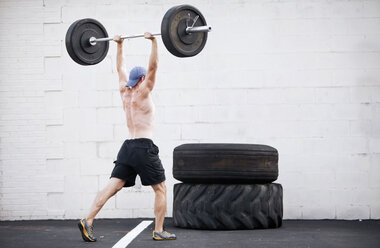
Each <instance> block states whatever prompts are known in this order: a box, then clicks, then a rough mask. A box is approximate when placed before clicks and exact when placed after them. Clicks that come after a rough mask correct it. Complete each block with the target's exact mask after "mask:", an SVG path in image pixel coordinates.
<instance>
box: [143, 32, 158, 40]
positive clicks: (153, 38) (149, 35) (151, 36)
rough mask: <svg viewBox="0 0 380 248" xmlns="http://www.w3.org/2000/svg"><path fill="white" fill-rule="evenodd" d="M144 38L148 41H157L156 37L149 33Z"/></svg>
mask: <svg viewBox="0 0 380 248" xmlns="http://www.w3.org/2000/svg"><path fill="white" fill-rule="evenodd" d="M144 38H145V39H148V40H155V39H156V37H154V36H153V35H152V34H151V33H149V32H145V33H144Z"/></svg>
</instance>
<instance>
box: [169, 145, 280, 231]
mask: <svg viewBox="0 0 380 248" xmlns="http://www.w3.org/2000/svg"><path fill="white" fill-rule="evenodd" d="M173 176H174V178H176V179H177V180H179V181H182V182H183V183H178V184H175V185H174V201H173V220H174V225H175V226H178V227H182V228H192V229H209V230H235V229H262V228H277V227H280V226H281V225H282V215H283V204H282V186H281V185H280V184H277V183H272V182H274V181H275V180H276V179H277V177H278V152H277V150H276V149H275V148H273V147H270V146H265V145H251V144H184V145H180V146H178V147H176V148H175V149H174V152H173Z"/></svg>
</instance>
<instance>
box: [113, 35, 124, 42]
mask: <svg viewBox="0 0 380 248" xmlns="http://www.w3.org/2000/svg"><path fill="white" fill-rule="evenodd" d="M120 37H121V35H115V36H114V37H113V41H115V42H116V43H117V44H123V41H124V40H123V39H120Z"/></svg>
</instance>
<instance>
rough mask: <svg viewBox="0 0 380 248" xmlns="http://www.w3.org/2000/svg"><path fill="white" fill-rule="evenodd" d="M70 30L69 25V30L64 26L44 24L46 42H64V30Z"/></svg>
mask: <svg viewBox="0 0 380 248" xmlns="http://www.w3.org/2000/svg"><path fill="white" fill-rule="evenodd" d="M68 28H69V25H67V28H66V27H64V25H63V24H58V23H44V24H43V30H44V34H43V35H44V41H62V40H63V39H64V37H63V36H62V33H64V30H67V29H68Z"/></svg>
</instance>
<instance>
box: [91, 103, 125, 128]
mask: <svg viewBox="0 0 380 248" xmlns="http://www.w3.org/2000/svg"><path fill="white" fill-rule="evenodd" d="M96 116H97V117H96V122H97V123H98V124H124V123H126V119H125V118H126V117H125V113H124V111H123V109H122V108H116V107H112V108H97V109H96Z"/></svg>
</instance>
